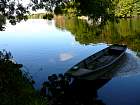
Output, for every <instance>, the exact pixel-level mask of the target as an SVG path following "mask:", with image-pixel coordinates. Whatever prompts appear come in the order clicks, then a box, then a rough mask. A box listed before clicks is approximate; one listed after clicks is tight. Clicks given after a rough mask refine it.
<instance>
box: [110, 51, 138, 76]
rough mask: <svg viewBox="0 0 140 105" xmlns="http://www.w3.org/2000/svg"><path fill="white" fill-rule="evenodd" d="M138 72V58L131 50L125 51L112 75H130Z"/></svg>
mask: <svg viewBox="0 0 140 105" xmlns="http://www.w3.org/2000/svg"><path fill="white" fill-rule="evenodd" d="M136 74H140V58H139V57H138V56H137V55H136V54H135V53H134V52H131V51H127V52H126V54H125V56H124V57H123V58H122V60H121V61H120V65H119V66H118V67H117V68H116V69H115V70H114V73H113V77H122V76H132V75H136Z"/></svg>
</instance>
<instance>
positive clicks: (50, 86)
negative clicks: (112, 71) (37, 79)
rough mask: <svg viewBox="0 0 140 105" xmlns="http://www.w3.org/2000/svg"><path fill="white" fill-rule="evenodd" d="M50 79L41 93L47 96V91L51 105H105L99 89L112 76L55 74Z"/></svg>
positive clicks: (44, 84)
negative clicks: (77, 76) (95, 76)
mask: <svg viewBox="0 0 140 105" xmlns="http://www.w3.org/2000/svg"><path fill="white" fill-rule="evenodd" d="M48 80H49V81H48V82H44V83H43V86H42V89H41V95H43V96H46V91H47V97H48V99H49V103H48V104H49V105H58V104H59V105H105V104H104V103H103V102H102V100H99V99H98V95H97V90H98V89H99V88H101V87H102V86H104V85H105V84H106V83H107V82H108V81H109V80H111V78H104V79H96V80H82V79H73V78H70V77H66V76H63V75H61V74H60V75H58V76H57V75H55V74H53V75H52V76H49V78H48ZM46 89H47V90H46ZM44 93H45V94H44Z"/></svg>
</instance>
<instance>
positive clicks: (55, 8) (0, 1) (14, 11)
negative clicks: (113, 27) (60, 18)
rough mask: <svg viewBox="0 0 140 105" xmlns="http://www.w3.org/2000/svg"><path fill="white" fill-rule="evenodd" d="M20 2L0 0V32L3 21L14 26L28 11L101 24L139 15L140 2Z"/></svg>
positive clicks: (134, 0)
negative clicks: (84, 17)
mask: <svg viewBox="0 0 140 105" xmlns="http://www.w3.org/2000/svg"><path fill="white" fill-rule="evenodd" d="M23 2H24V1H22V0H0V15H1V16H0V30H4V24H5V19H9V21H10V23H11V24H13V25H15V24H16V22H20V21H21V20H26V19H27V14H28V13H29V11H31V10H33V11H36V10H38V9H45V10H46V11H47V12H52V13H53V12H54V13H55V14H57V15H58V14H66V15H68V16H77V15H84V16H88V17H89V18H92V19H93V21H94V22H96V21H98V20H99V19H100V20H101V23H104V22H106V20H108V19H111V20H112V19H113V20H114V17H128V16H129V17H131V16H136V15H139V14H140V6H139V4H140V0H31V2H30V3H29V4H26V5H23Z"/></svg>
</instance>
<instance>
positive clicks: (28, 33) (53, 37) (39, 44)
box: [0, 19, 140, 105]
mask: <svg viewBox="0 0 140 105" xmlns="http://www.w3.org/2000/svg"><path fill="white" fill-rule="evenodd" d="M134 23H135V20H134V21H132V22H130V21H125V20H122V21H121V22H120V24H114V23H113V24H112V23H110V24H109V25H108V26H106V27H105V28H104V29H102V30H103V31H101V30H99V29H95V31H94V29H93V28H91V27H89V26H88V25H87V24H86V23H84V22H83V23H82V22H81V21H78V20H74V21H72V20H68V21H66V20H63V19H56V21H54V20H53V21H46V20H42V19H37V20H35V19H32V20H28V21H26V22H21V23H20V24H17V25H16V26H11V25H10V24H7V28H6V31H4V32H0V49H6V50H8V51H11V53H12V55H13V56H14V58H15V59H16V61H17V62H18V63H21V64H23V65H24V70H25V71H26V72H29V73H30V74H31V75H32V77H33V79H34V80H35V81H36V84H35V87H36V88H40V86H41V83H42V82H43V81H45V80H47V76H48V75H51V74H53V73H64V72H65V71H66V70H68V69H69V68H70V67H72V66H73V65H74V64H76V63H77V62H79V61H81V60H82V59H84V58H86V57H88V56H89V55H91V54H93V53H95V52H98V51H100V50H101V49H103V48H106V47H107V43H108V44H112V43H124V44H127V45H128V48H129V49H128V50H127V53H126V56H125V58H124V61H122V64H121V65H120V66H119V67H118V70H117V72H115V74H114V77H113V78H112V80H110V81H109V82H108V83H107V84H106V85H105V86H103V87H102V88H100V89H99V90H98V98H99V99H101V100H102V101H103V102H104V103H105V104H106V105H139V104H140V100H139V97H140V90H139V88H140V85H139V84H140V58H139V57H138V56H137V55H139V51H140V47H139V45H140V31H139V30H138V27H139V26H140V24H136V25H135V24H134ZM137 23H140V20H139V21H138V22H137ZM119 25H120V26H122V27H121V28H120V27H119V28H118V26H119ZM130 27H131V31H130V30H129V29H130ZM97 33H98V34H97ZM113 33H114V34H113ZM132 33H133V34H132ZM94 34H96V35H94ZM111 34H112V36H111Z"/></svg>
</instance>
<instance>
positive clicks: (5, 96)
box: [0, 50, 47, 105]
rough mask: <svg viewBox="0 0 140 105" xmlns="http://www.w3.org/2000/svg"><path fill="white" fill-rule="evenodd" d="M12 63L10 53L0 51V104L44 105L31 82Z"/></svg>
mask: <svg viewBox="0 0 140 105" xmlns="http://www.w3.org/2000/svg"><path fill="white" fill-rule="evenodd" d="M21 67H22V65H21V64H17V63H15V62H14V61H13V59H12V55H11V53H10V52H6V51H5V50H3V51H0V104H1V105H46V104H47V100H46V99H43V98H41V97H40V95H39V94H37V91H36V90H35V89H34V87H33V80H32V78H31V77H30V76H29V75H28V73H25V72H24V71H23V70H21Z"/></svg>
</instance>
